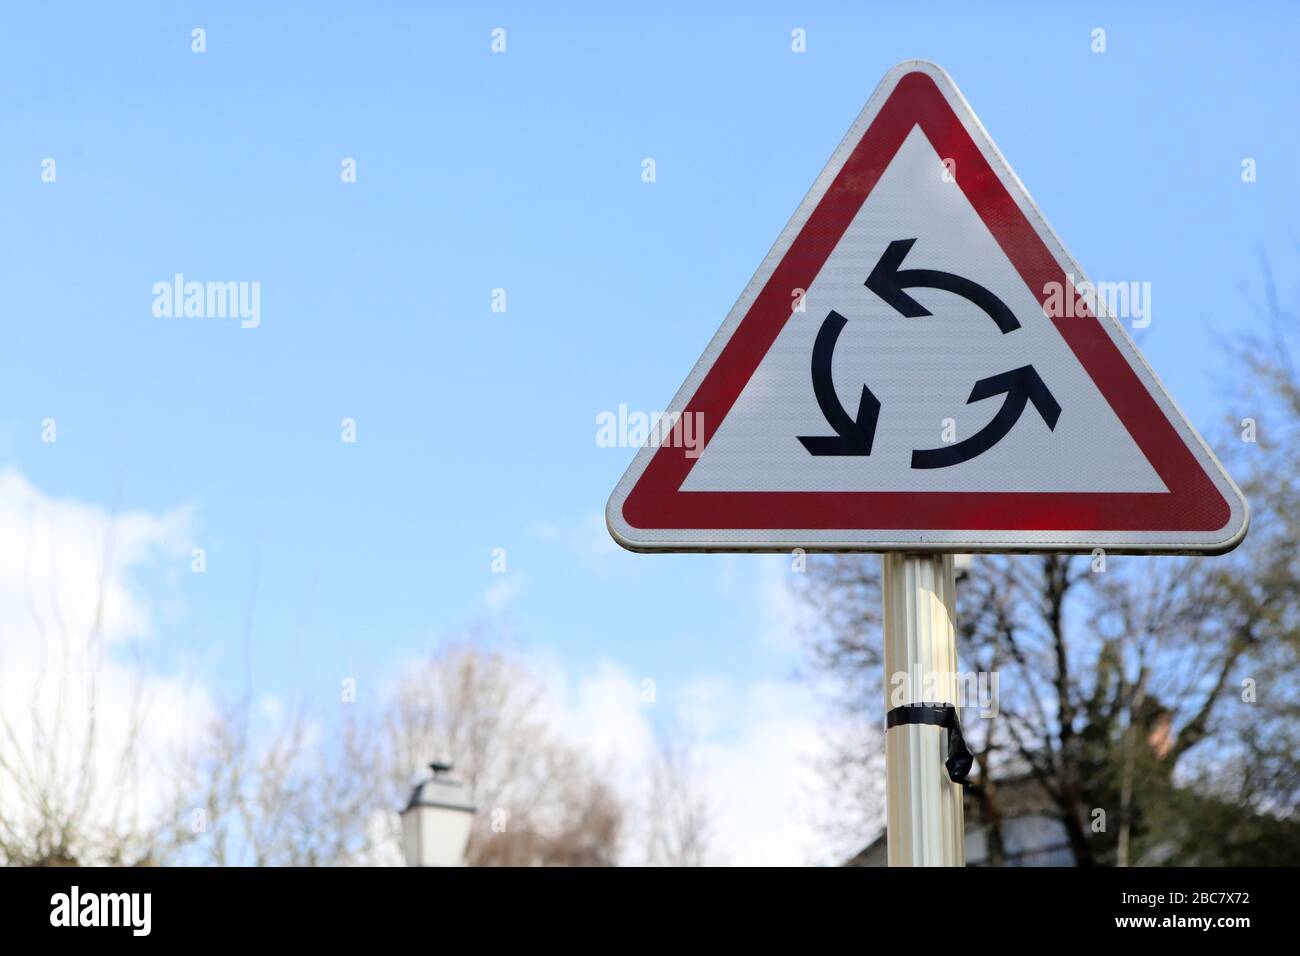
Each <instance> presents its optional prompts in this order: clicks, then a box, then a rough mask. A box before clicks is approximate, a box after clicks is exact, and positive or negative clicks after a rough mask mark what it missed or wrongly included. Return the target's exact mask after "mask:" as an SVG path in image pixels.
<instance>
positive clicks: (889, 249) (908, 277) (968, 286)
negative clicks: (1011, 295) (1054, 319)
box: [866, 239, 1020, 335]
mask: <svg viewBox="0 0 1300 956" xmlns="http://www.w3.org/2000/svg"><path fill="white" fill-rule="evenodd" d="M914 242H916V240H915V239H895V240H894V241H893V242H891V243H890V244H889V245H888V246H886V247H885V251H884V252H883V253H882V254H881V256H880V261H879V262H877V263H876V267H875V268H874V269H872V270H871V275H869V276H867V281H866V286H867V288H868V289H870V290H871V291H872V292H874V293H875V294H876V295H878V296H880V297H881V298H882V299H884V300H885V301H886V302H887V303H888V304H889V305H891V306H893V307H894V309H895V310H896V311H897V312H898V313H899V314H900V315H902V316H903V317H904V318H908V319H919V318H921V317H922V316H926V315H932V314H933V313H932V312H930V311H929V310H928V309H926V308H925V306H923V305H921V303H919V302H917V301H916V300H915V299H913V298H912V297H911V296H910V295H908V294H907V293H906V292H904V291H903V290H904V289H943V290H944V291H945V292H951V293H952V294H953V295H959V296H961V297H962V298H963V299H969V300H970V301H971V302H973V303H975V304H976V305H977V306H979V307H980V308H981V309H983V310H984V311H985V312H987V313H988V316H989V318H991V319H992V320H993V321H994V322H996V323H997V324H998V328H999V329H1001V330H1002V334H1003V335H1006V334H1007V333H1008V332H1014V331H1015V330H1016V329H1018V328H1020V323H1019V322H1018V321H1017V320H1016V317H1015V316H1014V315H1013V314H1012V312H1011V310H1010V309H1009V308H1007V305H1006V303H1005V302H1003V301H1002V300H1001V299H999V298H998V297H997V296H996V295H994V294H993V293H992V292H990V291H989V290H988V289H986V288H984V287H983V286H982V285H980V284H979V283H978V282H972V281H971V280H970V279H967V278H964V277H962V276H959V275H953V274H952V273H951V272H936V271H935V270H933V269H900V268H899V267H900V266H901V265H902V264H903V259H904V258H906V256H907V253H908V252H909V251H910V250H911V248H912V244H913V243H914Z"/></svg>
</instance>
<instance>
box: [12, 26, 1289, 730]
mask: <svg viewBox="0 0 1300 956" xmlns="http://www.w3.org/2000/svg"><path fill="white" fill-rule="evenodd" d="M3 21H4V22H3V29H0V80H2V82H0V96H2V97H3V112H2V114H0V115H3V117H4V121H5V122H4V137H3V144H4V148H3V149H0V190H2V192H0V202H2V203H3V209H4V215H3V216H0V263H3V271H2V273H0V274H2V275H3V277H4V281H5V289H6V293H7V295H6V305H7V309H6V313H7V314H6V322H5V332H6V335H5V346H6V347H5V358H4V361H3V366H2V367H3V369H4V374H3V375H0V466H2V467H8V468H13V469H16V470H17V471H18V472H19V473H21V474H22V475H23V476H25V477H26V478H27V479H28V480H29V481H30V482H32V483H33V484H34V485H35V486H36V488H38V489H39V490H40V491H41V492H42V493H43V494H45V495H48V496H51V497H54V498H68V499H75V500H77V501H81V502H86V503H90V504H94V505H97V506H100V507H104V508H118V509H123V510H131V509H138V510H143V511H148V512H151V513H162V512H167V511H170V510H173V509H178V508H188V509H191V510H192V516H191V519H190V536H191V538H192V543H193V544H195V545H198V546H202V547H204V548H206V550H207V560H208V572H207V573H206V574H203V575H195V574H191V573H189V563H190V558H189V553H188V551H185V552H184V553H182V554H179V555H178V556H176V557H175V558H174V564H173V565H171V566H169V567H166V568H163V569H161V570H159V569H155V570H154V572H153V576H152V577H151V578H150V579H149V580H148V581H144V582H141V584H140V587H141V588H142V589H143V590H144V591H145V592H146V593H149V594H150V595H151V597H152V599H153V601H154V603H155V605H156V609H157V620H156V622H155V628H154V630H155V632H156V634H155V639H154V640H153V641H152V642H151V645H150V651H149V653H150V655H152V658H153V666H156V667H158V668H160V669H163V670H166V669H168V668H180V667H185V666H193V665H194V662H195V661H199V662H201V667H202V671H203V674H204V677H205V679H206V680H208V681H210V682H212V683H213V684H214V685H216V686H223V685H224V686H229V687H235V688H238V687H239V686H240V682H241V681H242V680H243V674H244V671H243V657H242V656H241V655H242V654H243V653H244V651H243V637H242V635H243V630H244V621H245V619H246V617H247V615H248V613H249V605H250V594H251V593H252V591H253V588H254V581H256V585H255V602H254V610H253V613H252V621H253V625H252V632H251V646H252V662H251V670H252V674H253V680H254V684H255V689H256V690H257V691H258V692H259V693H266V694H287V693H293V692H303V691H304V688H310V687H311V686H312V684H313V682H315V681H320V686H321V687H324V688H328V693H331V694H332V693H333V689H334V688H336V687H337V677H338V675H344V676H357V677H359V678H361V679H362V680H364V679H366V678H367V677H375V676H379V675H382V674H383V673H384V671H385V669H386V668H389V667H391V666H393V665H394V664H395V663H396V662H398V661H400V660H401V659H403V658H404V657H406V656H408V655H411V654H414V653H418V652H420V651H421V650H425V649H427V648H428V647H429V646H431V644H432V643H433V642H435V641H437V640H439V639H442V638H445V637H447V636H448V635H450V634H453V633H455V632H457V631H458V630H460V629H462V628H464V627H466V626H469V625H472V624H474V623H476V622H487V623H489V624H500V625H503V626H508V627H509V628H510V630H511V632H512V633H513V634H514V635H515V638H516V640H517V641H518V642H519V643H520V644H521V645H523V646H525V647H528V648H531V649H535V650H538V651H543V652H545V653H546V654H548V655H552V656H553V657H554V658H555V659H556V660H558V661H560V662H562V664H563V666H564V667H565V668H567V669H569V670H570V671H571V672H573V673H575V674H582V673H586V672H589V671H592V670H593V669H595V668H597V667H598V666H600V665H601V663H602V662H613V663H615V664H616V665H617V666H619V667H621V668H624V669H625V670H626V671H627V672H628V673H629V674H631V675H634V676H636V677H638V678H639V677H643V676H650V677H653V678H654V679H655V680H656V682H657V684H658V688H659V694H660V696H661V699H662V700H664V701H665V702H666V703H668V704H669V705H670V706H671V704H672V701H673V699H674V696H673V695H674V693H675V689H676V688H680V687H682V686H685V685H686V684H687V683H689V682H691V681H697V680H701V679H707V678H723V679H725V680H727V681H731V682H736V684H737V685H745V684H751V683H753V682H756V681H765V680H771V681H781V680H785V679H786V678H787V677H789V675H790V674H791V672H792V670H793V669H794V668H795V667H796V666H797V664H798V663H799V655H798V652H797V650H796V649H795V648H794V647H793V645H792V644H791V642H789V641H786V640H782V639H781V635H780V634H779V633H774V626H773V622H772V618H771V614H772V613H773V604H772V602H771V601H769V600H765V598H764V594H765V592H766V591H770V590H771V587H772V584H773V582H774V581H779V573H778V574H776V575H773V574H772V573H771V571H770V562H771V561H772V560H773V559H770V558H769V559H764V558H758V557H747V556H732V557H727V556H640V555H630V554H625V553H622V552H620V551H618V550H617V549H616V548H615V547H614V546H613V545H612V544H610V543H609V542H608V541H607V539H606V536H605V533H604V530H603V524H602V522H601V519H600V514H601V511H602V509H603V506H604V502H605V499H606V497H607V496H608V494H609V492H610V490H611V488H612V487H613V485H614V484H615V482H616V481H617V479H618V478H619V476H620V475H621V474H622V472H623V470H624V469H625V468H626V466H627V464H628V463H629V461H630V460H631V457H632V454H633V452H632V450H631V449H619V448H601V447H598V446H597V444H596V442H595V433H596V416H597V415H598V414H599V413H600V412H602V411H606V410H615V409H617V408H618V406H619V404H620V403H626V404H627V405H628V406H629V407H630V408H632V409H642V410H656V409H661V408H663V407H664V405H665V403H667V401H668V400H669V398H670V397H671V396H672V394H673V392H674V391H675V390H676V388H677V386H678V385H679V383H680V382H681V380H682V379H683V378H684V377H685V375H686V373H687V372H688V371H689V370H690V368H691V366H692V364H693V363H694V361H695V359H696V357H697V356H698V354H699V353H700V352H701V350H702V349H703V347H704V345H705V344H706V343H707V342H708V340H709V339H710V337H711V336H712V335H713V333H714V331H715V330H716V328H717V326H718V324H719V323H720V322H721V320H722V318H723V316H724V315H725V314H726V312H727V311H728V309H729V308H730V306H731V304H732V303H733V301H734V300H735V297H736V295H737V294H738V293H739V292H740V290H741V289H742V288H743V287H744V285H745V283H746V282H747V281H748V279H749V277H750V275H751V274H752V272H753V270H754V268H755V267H756V266H757V265H758V263H759V261H760V260H761V259H762V257H763V255H764V254H765V253H766V251H767V249H768V247H769V246H770V245H771V243H772V241H773V240H774V239H775V238H776V236H777V234H778V233H779V231H780V230H781V228H782V226H783V225H784V224H785V222H786V219H787V218H788V217H789V215H790V213H791V212H792V211H793V210H794V208H795V207H796V206H797V204H798V203H799V201H800V199H801V198H802V196H803V194H804V192H805V191H806V190H807V188H808V186H809V185H810V183H811V182H812V180H813V179H814V177H815V176H816V175H817V173H818V172H819V171H820V169H821V167H822V165H823V164H824V163H825V161H826V159H827V158H828V156H829V155H830V153H831V151H832V150H833V148H834V147H835V146H836V144H837V143H838V142H839V140H840V137H841V136H842V135H843V133H844V131H845V130H846V129H847V128H848V126H849V124H850V123H851V122H852V121H853V119H854V118H855V117H856V115H857V113H858V111H859V110H860V109H861V107H862V105H863V103H864V102H865V101H866V98H867V97H868V96H869V95H870V93H871V91H872V90H873V89H874V88H875V86H876V84H877V83H878V81H879V80H880V78H881V77H882V76H883V75H884V73H885V72H886V71H887V70H888V69H889V68H890V67H891V66H892V65H894V64H895V63H897V62H899V61H901V60H904V59H908V58H912V57H923V58H925V59H930V60H934V61H935V62H937V63H939V64H940V65H942V66H944V67H945V68H946V69H947V70H948V71H949V73H950V74H951V75H952V76H953V78H954V79H955V81H956V83H957V84H958V86H959V87H960V88H961V89H962V91H963V93H964V94H965V95H966V97H967V99H968V100H969V101H970V102H971V104H972V106H973V107H974V109H975V110H976V112H977V113H978V114H979V116H980V118H981V119H982V121H983V122H984V124H985V126H986V127H987V128H988V129H989V131H990V133H991V134H992V136H993V137H994V139H995V141H996V142H997V143H998V145H999V147H1000V148H1001V150H1002V152H1003V153H1004V154H1005V155H1006V157H1007V158H1008V160H1009V161H1010V163H1011V165H1012V167H1013V168H1014V169H1015V170H1016V172H1017V173H1018V174H1019V176H1020V178H1021V179H1022V180H1023V181H1024V182H1025V184H1026V185H1027V187H1028V188H1029V190H1030V192H1031V194H1032V195H1033V196H1034V198H1035V199H1036V200H1037V202H1038V204H1039V205H1040V207H1041V208H1042V209H1043V210H1044V212H1045V213H1046V215H1047V217H1048V218H1049V220H1050V221H1051V222H1052V224H1053V226H1054V227H1055V228H1056V230H1057V232H1058V233H1059V234H1060V235H1061V237H1062V238H1063V240H1064V241H1065V243H1066V245H1067V246H1068V247H1069V248H1070V250H1071V251H1072V252H1073V253H1074V255H1075V257H1076V258H1077V259H1078V260H1079V261H1080V262H1081V263H1082V264H1083V266H1084V267H1085V268H1086V269H1087V270H1088V271H1089V273H1090V276H1091V277H1092V278H1093V279H1109V280H1121V279H1123V280H1139V281H1149V282H1151V283H1152V286H1153V310H1154V315H1153V322H1152V325H1151V327H1150V328H1148V329H1146V330H1145V332H1143V333H1142V334H1141V335H1140V336H1139V342H1140V343H1141V346H1142V349H1143V351H1144V354H1145V355H1146V356H1147V358H1148V360H1149V361H1150V362H1151V364H1152V365H1153V366H1154V368H1155V369H1156V371H1157V372H1158V373H1159V375H1160V376H1161V377H1162V378H1163V380H1164V382H1165V383H1166V385H1167V386H1168V388H1169V390H1170V391H1171V393H1172V394H1173V395H1174V396H1175V398H1176V400H1177V401H1178V402H1179V403H1180V404H1181V405H1182V407H1183V408H1184V410H1185V411H1186V412H1187V413H1188V415H1189V417H1190V418H1191V419H1192V421H1193V422H1194V423H1195V424H1196V425H1197V426H1198V427H1200V428H1201V429H1202V430H1203V431H1207V432H1213V430H1214V428H1215V427H1216V426H1218V425H1219V424H1220V423H1221V421H1222V420H1223V419H1224V418H1225V417H1227V416H1229V415H1232V414H1235V413H1236V412H1235V410H1234V409H1231V408H1228V407H1227V406H1225V405H1224V403H1223V402H1222V401H1221V400H1220V391H1219V389H1218V387H1217V385H1216V382H1215V379H1214V376H1215V375H1216V374H1219V373H1221V371H1222V369H1221V362H1220V356H1219V351H1218V346H1217V344H1216V343H1217V341H1218V340H1219V338H1220V337H1222V336H1231V335H1233V334H1235V333H1237V332H1239V331H1244V330H1247V329H1249V328H1250V327H1252V326H1253V325H1254V322H1255V319H1254V317H1253V315H1252V314H1251V311H1250V308H1249V304H1248V298H1247V295H1246V294H1245V293H1244V292H1243V290H1242V283H1245V284H1246V285H1247V286H1249V287H1251V288H1254V289H1258V288H1259V276H1260V264H1259V263H1260V256H1261V255H1267V256H1268V257H1269V259H1270V260H1271V262H1272V264H1273V266H1274V268H1275V270H1276V271H1277V274H1278V277H1279V281H1280V285H1281V287H1282V290H1283V295H1284V298H1290V299H1291V300H1292V301H1294V299H1295V296H1294V294H1293V293H1294V290H1295V289H1296V285H1297V280H1298V279H1300V271H1298V270H1297V269H1296V267H1295V258H1296V257H1295V251H1296V248H1297V245H1298V244H1300V236H1298V235H1297V230H1296V227H1295V224H1294V211H1295V210H1296V209H1297V208H1298V206H1300V202H1298V201H1300V178H1297V177H1296V176H1295V175H1294V173H1293V171H1292V170H1291V166H1292V164H1293V161H1294V157H1296V156H1297V155H1300V129H1298V128H1297V125H1296V123H1295V122H1294V119H1295V117H1296V115H1297V114H1298V113H1300V109H1298V107H1300V84H1297V82H1296V80H1297V70H1296V66H1295V62H1296V61H1295V43H1296V38H1297V31H1296V25H1297V13H1296V11H1295V9H1294V8H1293V7H1291V6H1290V5H1287V4H1281V3H1278V4H1256V5H1252V6H1251V7H1250V8H1249V9H1247V8H1245V7H1241V6H1234V7H1225V8H1224V9H1223V10H1222V11H1221V12H1216V10H1215V8H1214V7H1213V6H1211V5H1209V4H1204V5H1196V4H1185V5H1179V7H1178V8H1177V9H1175V8H1174V7H1173V6H1172V5H1168V6H1166V5H1160V4H1150V5H1142V6H1141V7H1140V8H1139V7H1138V5H1132V4H1095V3H1091V4H1053V5H1045V4H1024V5H1011V4H1007V5H997V4H989V5H984V4H981V5H971V4H953V5H939V6H934V7H932V8H930V9H926V7H925V5H920V4H907V5H901V4H880V3H864V4H802V3H801V4H745V5H743V6H741V5H735V6H734V7H728V8H724V7H718V8H716V9H706V8H701V7H700V6H699V5H696V4H684V3H682V4H673V3H665V4H658V5H655V6H653V7H651V8H641V7H637V8H623V9H616V8H608V7H607V6H606V5H600V4H589V5H581V4H579V5H572V6H570V7H569V8H568V9H567V11H565V12H562V13H561V12H556V11H555V10H554V9H552V8H546V9H543V8H540V7H538V6H537V5H529V4H518V5H509V4H487V5H474V8H473V9H470V8H469V5H465V7H463V8H460V9H457V8H455V7H454V6H450V5H433V4H424V3H413V2H412V3H376V4H360V5H353V4H319V5H317V4H290V5H277V9H274V10H271V9H266V8H264V7H263V6H261V5H254V4H234V5H231V4H216V3H184V4H175V3H169V4H141V5H137V6H133V7H132V12H131V13H130V14H129V15H127V14H125V13H124V12H123V11H122V10H120V9H116V8H112V9H110V8H107V7H105V6H103V5H100V4H58V5H52V4H46V5H26V6H24V7H23V8H22V10H21V12H18V11H17V10H16V9H14V8H11V9H10V10H9V11H8V12H6V13H5V14H4V17H3ZM194 27H203V28H204V29H205V30H206V31H207V52H206V53H203V54H196V53H193V52H191V49H190V46H191V34H190V31H191V29H192V28H194ZM495 27H501V28H504V29H505V30H506V36H507V52H506V53H504V54H493V53H492V52H491V50H490V42H491V37H490V32H491V30H492V29H493V28H495ZM1097 27H1101V28H1104V29H1105V30H1106V36H1107V49H1106V52H1105V53H1101V54H1098V53H1093V52H1092V49H1091V44H1092V39H1091V33H1092V30H1093V29H1094V28H1097ZM794 28H803V29H804V30H806V31H807V52H806V53H803V54H795V53H792V52H791V49H790V34H791V30H792V29H794ZM47 157H50V158H54V159H55V160H56V162H57V181H56V182H55V183H52V184H51V183H43V182H41V178H40V174H41V162H42V160H43V159H44V158H47ZM345 157H352V158H355V160H356V163H357V179H358V181H357V182H356V183H354V184H345V183H343V182H341V180H340V163H341V161H342V160H343V159H344V158H345ZM646 157H651V158H653V159H654V160H655V162H656V166H657V181H656V182H654V183H653V184H647V183H643V182H642V181H641V175H640V174H641V161H642V159H643V158H646ZM1245 157H1252V158H1254V159H1255V160H1256V162H1257V168H1258V181H1257V182H1255V183H1253V184H1245V183H1243V182H1242V181H1241V175H1240V173H1241V162H1242V159H1243V158H1245ZM177 272H182V273H184V274H185V275H186V276H187V278H190V279H198V280H204V281H205V280H220V281H241V280H242V281H253V280H256V281H258V282H260V283H261V325H260V327H259V328H256V329H241V328H240V327H239V325H238V323H237V322H235V321H232V320H197V319H167V318H157V317H155V316H154V315H153V314H152V312H151V304H152V301H153V295H152V293H151V287H152V285H153V284H154V283H155V282H158V281H160V280H170V279H171V277H172V276H173V274H174V273H177ZM494 288H504V289H506V290H507V297H508V298H507V302H508V305H507V311H506V312H505V313H494V312H493V311H492V310H491V308H490V305H491V295H492V290H493V289H494ZM47 417H51V418H54V419H55V420H56V422H57V428H58V441H57V442H56V443H54V444H52V445H51V444H46V443H43V442H42V441H41V425H40V423H41V421H42V420H43V419H45V418H47ZM346 417H351V418H354V419H355V420H356V422H357V441H356V443H355V444H345V443H343V442H341V441H340V421H341V419H343V418H346ZM497 547H501V548H505V549H506V553H507V563H508V569H509V570H508V571H507V573H506V575H504V576H503V575H496V574H493V573H492V571H491V567H490V562H491V551H492V549H493V548H497ZM777 560H780V559H777ZM764 561H767V562H768V563H769V564H768V567H769V570H768V571H766V572H765V571H764V564H763V562H764ZM506 581H509V585H508V586H506V585H505V582H506ZM769 597H770V595H769ZM776 630H777V631H779V627H778V628H776Z"/></svg>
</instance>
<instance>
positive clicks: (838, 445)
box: [799, 385, 880, 457]
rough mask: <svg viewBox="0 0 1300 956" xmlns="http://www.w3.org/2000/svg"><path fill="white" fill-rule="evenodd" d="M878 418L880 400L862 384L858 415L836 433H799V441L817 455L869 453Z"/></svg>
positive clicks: (811, 453)
mask: <svg viewBox="0 0 1300 956" xmlns="http://www.w3.org/2000/svg"><path fill="white" fill-rule="evenodd" d="M879 420H880V400H879V399H878V398H876V396H875V395H873V394H872V392H871V389H869V388H867V386H865V385H863V386H862V397H861V398H859V399H858V415H857V418H855V419H854V420H853V421H852V422H851V423H848V424H847V426H846V427H844V428H843V430H842V431H841V432H840V433H839V434H837V435H825V436H822V435H816V436H810V435H801V436H799V441H800V442H802V443H803V447H804V448H806V449H808V454H810V455H814V456H817V457H822V456H829V455H870V454H871V446H872V444H873V443H874V442H875V438H876V423H877V422H878V421H879Z"/></svg>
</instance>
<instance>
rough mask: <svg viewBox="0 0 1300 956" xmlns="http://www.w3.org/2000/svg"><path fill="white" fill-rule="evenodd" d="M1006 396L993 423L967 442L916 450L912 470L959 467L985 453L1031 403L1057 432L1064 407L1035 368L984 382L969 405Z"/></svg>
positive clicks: (1016, 371)
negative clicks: (994, 397) (1057, 421)
mask: <svg viewBox="0 0 1300 956" xmlns="http://www.w3.org/2000/svg"><path fill="white" fill-rule="evenodd" d="M1002 394H1005V395H1006V396H1007V398H1006V401H1004V402H1003V403H1002V407H1001V408H999V409H998V413H997V414H996V415H994V416H993V420H992V421H990V422H989V423H988V424H987V425H985V426H984V427H983V428H981V429H980V430H979V431H977V432H976V433H975V434H974V435H971V436H970V438H967V439H966V440H965V441H959V442H957V443H956V444H954V445H945V446H944V447H943V448H927V449H924V450H920V449H918V450H916V451H913V452H912V467H913V468H947V467H948V466H949V465H959V464H961V463H962V462H963V461H969V460H970V459H972V458H974V457H975V456H976V455H980V454H983V453H984V452H986V451H988V450H989V449H990V448H992V447H993V446H994V445H996V444H997V443H998V442H999V441H1001V440H1002V439H1003V438H1004V437H1006V435H1007V433H1008V432H1009V431H1011V429H1012V428H1013V427H1014V426H1015V424H1016V422H1017V421H1019V419H1020V415H1021V413H1022V412H1023V411H1024V410H1025V405H1027V404H1028V403H1029V402H1033V403H1034V408H1036V409H1038V414H1040V415H1042V416H1043V421H1045V422H1047V427H1048V428H1050V429H1052V430H1055V429H1056V420H1057V419H1058V418H1060V417H1061V406H1060V405H1058V404H1057V403H1056V399H1055V398H1053V397H1052V393H1051V392H1049V391H1048V390H1047V386H1046V385H1044V384H1043V380H1042V379H1041V378H1039V377H1038V373H1037V372H1036V371H1034V367H1033V366H1032V365H1024V366H1021V367H1020V368H1016V369H1012V370H1011V371H1010V372H1003V373H1002V374H1001V375H992V376H990V377H988V378H982V379H980V380H979V381H978V382H976V383H975V387H974V388H973V389H971V393H970V398H968V399H966V404H967V405H969V404H970V403H971V402H978V401H981V400H983V399H986V398H992V397H993V396H994V395H1002Z"/></svg>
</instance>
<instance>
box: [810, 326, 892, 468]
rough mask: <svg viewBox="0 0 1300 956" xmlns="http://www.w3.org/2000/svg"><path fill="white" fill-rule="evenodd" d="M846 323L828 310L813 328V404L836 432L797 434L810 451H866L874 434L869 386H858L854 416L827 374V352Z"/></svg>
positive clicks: (874, 405)
mask: <svg viewBox="0 0 1300 956" xmlns="http://www.w3.org/2000/svg"><path fill="white" fill-rule="evenodd" d="M847 324H848V319H846V318H844V316H842V315H840V314H839V313H838V312H836V311H834V310H831V313H830V314H829V315H828V316H826V318H825V319H824V320H822V327H821V328H820V329H818V330H817V341H815V342H814V343H813V352H812V382H813V394H814V395H816V396H817V405H818V407H819V408H821V410H822V414H823V415H825V416H826V421H827V422H828V423H829V424H830V426H831V428H833V429H835V432H836V434H834V435H826V436H820V435H819V436H813V437H804V436H800V437H799V440H800V441H801V442H803V447H804V448H807V449H808V453H809V454H811V455H819V456H820V455H870V454H871V443H872V441H873V440H874V439H875V437H876V420H877V419H879V418H880V402H879V401H878V400H877V399H876V396H874V395H872V394H871V389H869V388H867V386H865V385H863V386H862V397H861V398H860V399H859V400H858V417H857V418H850V417H849V413H848V412H846V411H845V410H844V406H843V405H841V404H840V397H839V396H838V395H836V394H835V382H834V380H833V379H832V378H831V356H833V355H834V354H835V342H836V340H837V339H838V338H839V337H840V331H841V330H842V329H843V328H844V326H845V325H847Z"/></svg>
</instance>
